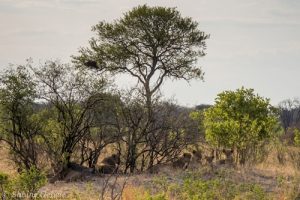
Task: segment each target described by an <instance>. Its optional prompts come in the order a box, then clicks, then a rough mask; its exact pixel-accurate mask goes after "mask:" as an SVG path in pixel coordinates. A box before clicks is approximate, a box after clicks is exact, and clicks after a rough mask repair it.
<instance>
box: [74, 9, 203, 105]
mask: <svg viewBox="0 0 300 200" xmlns="http://www.w3.org/2000/svg"><path fill="white" fill-rule="evenodd" d="M92 30H93V31H94V32H96V34H97V37H94V38H92V39H91V40H90V48H81V50H80V54H81V55H80V56H77V57H74V58H75V61H77V62H79V63H80V64H84V65H85V66H87V67H90V68H94V69H97V70H100V71H108V72H111V73H113V74H117V73H127V74H130V75H131V76H133V77H135V78H136V79H137V80H138V83H139V86H141V93H142V94H143V96H144V97H145V100H146V103H147V106H148V107H151V103H152V96H153V95H154V94H155V93H156V92H157V91H158V90H159V88H160V86H161V85H162V83H163V82H164V80H165V79H166V78H174V79H185V80H187V81H188V80H191V79H193V78H199V79H202V78H203V72H202V70H201V69H200V68H199V67H197V66H196V61H197V59H198V57H199V56H204V55H205V53H204V50H205V47H206V45H205V40H206V39H207V38H208V35H206V34H205V33H204V32H202V31H200V30H199V29H198V23H197V22H195V21H193V20H192V19H191V18H189V17H185V18H184V17H182V16H181V15H180V13H179V12H178V11H177V10H176V9H174V8H164V7H148V6H146V5H144V6H139V7H136V8H134V9H133V10H131V11H129V12H127V13H125V14H124V17H123V18H121V19H119V20H116V21H114V22H113V23H107V22H104V21H103V22H100V23H99V24H97V25H96V26H94V27H93V29H92Z"/></svg>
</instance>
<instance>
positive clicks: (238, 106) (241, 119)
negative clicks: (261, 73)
mask: <svg viewBox="0 0 300 200" xmlns="http://www.w3.org/2000/svg"><path fill="white" fill-rule="evenodd" d="M276 122H277V117H276V112H275V109H274V108H273V107H272V106H271V105H270V101H269V99H265V98H263V97H260V96H259V95H257V94H255V93H254V90H253V89H245V88H243V87H242V88H241V89H238V90H236V91H224V92H222V93H220V94H218V97H217V98H216V100H215V105H214V106H213V107H211V108H208V109H207V110H206V111H205V112H204V126H205V128H206V132H205V136H206V140H207V141H208V142H209V143H211V144H213V145H214V146H221V147H225V148H236V149H237V150H238V151H240V150H244V149H246V148H247V147H249V145H252V146H253V145H254V146H255V145H256V144H257V142H259V141H262V140H263V139H265V138H268V137H269V136H270V134H271V133H272V129H273V127H274V125H275V124H276Z"/></svg>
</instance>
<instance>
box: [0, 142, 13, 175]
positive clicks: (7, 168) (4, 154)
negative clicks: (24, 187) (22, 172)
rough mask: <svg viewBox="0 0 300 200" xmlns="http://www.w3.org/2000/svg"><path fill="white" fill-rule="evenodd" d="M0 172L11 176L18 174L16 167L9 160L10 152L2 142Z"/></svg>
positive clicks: (0, 147) (0, 145) (0, 146)
mask: <svg viewBox="0 0 300 200" xmlns="http://www.w3.org/2000/svg"><path fill="white" fill-rule="evenodd" d="M0 171H1V172H3V173H6V174H8V175H10V176H15V175H16V174H17V170H16V166H15V164H14V162H13V161H12V160H10V159H9V150H8V148H7V146H6V145H5V144H4V143H3V142H0Z"/></svg>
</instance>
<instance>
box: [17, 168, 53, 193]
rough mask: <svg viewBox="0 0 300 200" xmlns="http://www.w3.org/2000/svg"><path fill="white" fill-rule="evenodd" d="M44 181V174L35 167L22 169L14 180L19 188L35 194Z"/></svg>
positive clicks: (45, 178)
mask: <svg viewBox="0 0 300 200" xmlns="http://www.w3.org/2000/svg"><path fill="white" fill-rule="evenodd" d="M46 183H47V177H46V176H45V174H44V173H43V172H41V171H39V170H38V169H36V168H35V167H31V168H30V169H29V170H24V171H23V172H22V173H21V174H20V176H19V177H18V179H17V181H16V184H17V186H18V188H19V190H20V191H22V192H25V193H27V194H36V193H37V192H38V190H39V189H40V188H41V187H43V186H44V185H45V184H46Z"/></svg>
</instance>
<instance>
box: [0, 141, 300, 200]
mask: <svg viewBox="0 0 300 200" xmlns="http://www.w3.org/2000/svg"><path fill="white" fill-rule="evenodd" d="M111 153H112V152H106V154H107V155H109V154H111ZM299 168H300V149H299V148H295V147H290V146H289V147H287V146H283V145H281V146H279V147H278V146H275V147H272V148H271V149H270V151H269V155H268V156H267V158H266V159H265V161H264V162H262V163H260V164H257V165H256V166H252V167H246V168H241V169H239V170H237V169H234V168H231V167H229V166H227V167H226V166H225V167H224V166H217V167H216V168H215V169H213V170H211V168H210V167H209V166H203V165H200V164H194V165H193V169H192V170H193V172H192V173H198V172H199V173H200V172H201V173H200V174H201V177H202V178H203V179H211V178H215V177H220V176H223V177H227V178H229V179H230V180H232V181H234V182H237V183H256V184H259V185H261V186H262V187H263V188H264V190H265V191H267V192H268V193H269V194H272V196H273V199H276V200H277V199H279V200H281V199H282V200H289V199H295V198H296V197H297V195H298V192H300V178H298V177H300V176H299V175H300V170H299ZM0 171H1V172H4V173H7V174H9V175H10V176H15V175H16V174H17V172H16V169H15V167H14V164H13V162H12V161H11V160H9V159H8V150H7V148H5V146H4V145H1V146H0ZM186 173H188V172H183V171H181V170H174V169H172V168H171V167H170V166H168V165H165V166H163V167H161V168H159V173H158V174H156V175H150V174H136V175H132V176H129V177H128V176H125V175H122V176H120V178H119V180H118V181H119V182H122V181H124V180H125V179H128V183H127V184H126V187H125V189H124V192H123V195H122V199H124V200H144V199H146V197H147V195H148V196H149V188H151V187H152V188H155V187H156V185H155V182H154V181H153V180H154V179H155V178H156V177H161V176H164V177H166V178H167V179H168V180H170V181H171V182H174V183H179V182H180V181H182V177H183V176H184V174H186ZM106 178H107V177H99V176H95V177H92V178H91V179H90V180H89V181H86V182H79V181H77V182H70V183H67V182H57V183H55V184H47V185H46V186H45V187H43V188H42V189H41V191H42V192H45V193H51V194H58V196H59V195H60V197H63V198H57V199H69V200H71V199H81V200H85V199H86V200H87V199H89V200H93V199H99V195H100V191H101V188H102V186H103V185H104V181H105V179H106Z"/></svg>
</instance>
